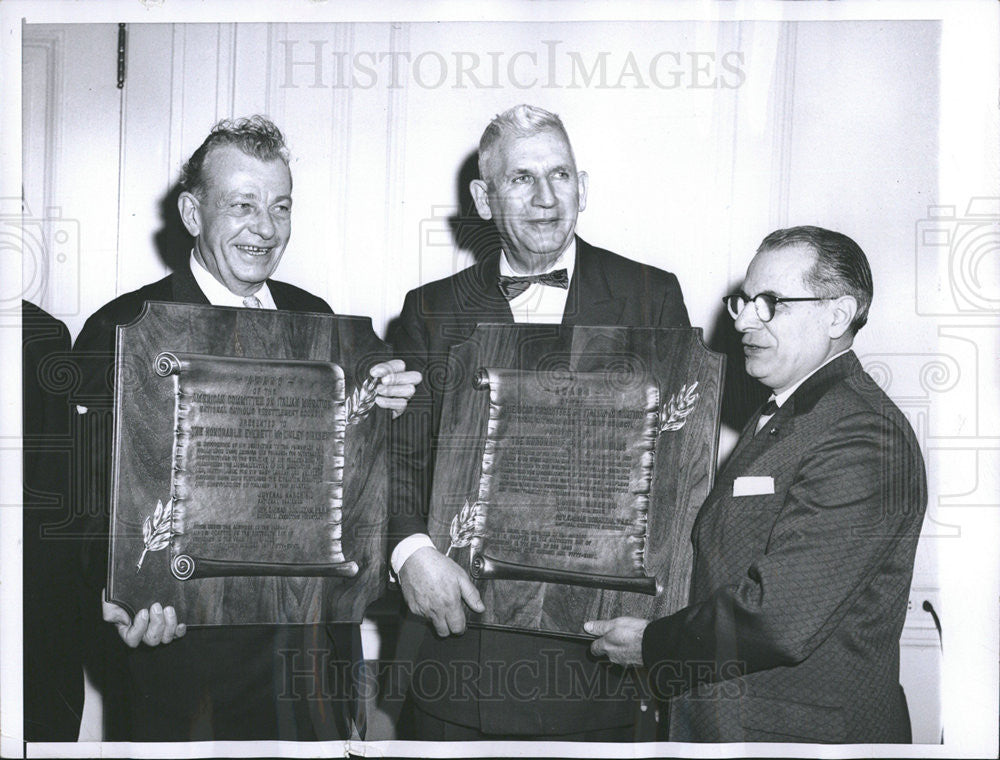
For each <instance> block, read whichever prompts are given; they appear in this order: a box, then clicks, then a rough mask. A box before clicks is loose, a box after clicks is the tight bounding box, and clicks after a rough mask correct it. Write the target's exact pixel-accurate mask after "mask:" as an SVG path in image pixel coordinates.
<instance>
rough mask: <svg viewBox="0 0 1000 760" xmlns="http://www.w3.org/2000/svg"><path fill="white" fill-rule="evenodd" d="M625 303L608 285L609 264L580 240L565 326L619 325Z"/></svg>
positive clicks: (567, 301) (577, 247)
mask: <svg viewBox="0 0 1000 760" xmlns="http://www.w3.org/2000/svg"><path fill="white" fill-rule="evenodd" d="M624 308H625V299H623V298H617V297H615V295H614V294H613V291H612V290H611V286H610V285H609V284H608V279H607V271H606V262H605V261H604V260H603V259H602V258H601V256H600V255H599V254H598V253H597V252H596V251H595V250H594V249H593V248H592V247H591V246H590V245H588V244H587V243H586V242H585V241H583V240H581V239H580V238H579V237H578V238H577V239H576V264H575V269H574V271H573V279H572V281H571V282H570V284H569V293H567V295H566V309H565V311H563V318H562V323H563V324H564V325H617V324H620V323H621V316H622V312H623V311H624Z"/></svg>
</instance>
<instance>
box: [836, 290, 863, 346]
mask: <svg viewBox="0 0 1000 760" xmlns="http://www.w3.org/2000/svg"><path fill="white" fill-rule="evenodd" d="M830 303H831V305H832V308H831V310H830V313H831V314H832V315H833V321H832V322H831V323H830V332H829V335H830V337H831V338H832V339H833V340H837V339H838V338H840V337H842V336H843V335H844V333H846V332H847V331H848V330H850V328H851V322H853V321H854V317H855V316H856V315H857V313H858V302H857V299H855V298H854V296H840V298H837V299H835V300H833V301H831V302H830Z"/></svg>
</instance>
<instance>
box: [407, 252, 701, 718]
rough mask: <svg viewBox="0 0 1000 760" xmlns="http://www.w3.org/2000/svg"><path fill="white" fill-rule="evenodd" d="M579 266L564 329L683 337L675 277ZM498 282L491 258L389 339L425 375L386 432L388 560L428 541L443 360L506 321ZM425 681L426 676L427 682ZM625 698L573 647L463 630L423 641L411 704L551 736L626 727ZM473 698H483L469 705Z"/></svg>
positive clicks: (604, 259)
mask: <svg viewBox="0 0 1000 760" xmlns="http://www.w3.org/2000/svg"><path fill="white" fill-rule="evenodd" d="M576 256H577V258H576V267H575V271H574V274H573V280H572V282H571V283H570V287H569V292H568V294H567V300H566V310H565V312H564V316H563V324H567V325H626V326H636V327H688V326H689V322H688V315H687V310H686V309H685V308H684V300H683V298H682V296H681V290H680V286H679V285H678V284H677V278H676V277H674V275H672V274H670V273H668V272H664V271H661V270H659V269H656V268H654V267H650V266H644V265H642V264H638V263H636V262H634V261H630V260H629V259H625V258H623V257H621V256H618V255H616V254H613V253H610V252H609V251H604V250H601V249H599V248H594V247H593V246H590V245H588V244H587V243H586V242H584V241H583V240H580V239H579V238H577V254H576ZM498 273H499V253H496V254H493V255H492V256H489V257H487V258H485V259H484V260H483V261H482V262H480V263H479V264H477V265H475V266H472V267H470V268H468V269H465V270H463V271H462V272H459V273H458V274H456V275H454V276H452V277H449V278H446V279H444V280H439V281H437V282H432V283H430V284H428V285H425V286H423V287H421V288H418V289H416V290H413V291H411V292H410V293H408V294H407V296H406V300H405V302H404V304H403V311H402V314H401V315H400V318H399V320H398V323H397V325H396V326H395V327H394V329H393V330H392V331H391V332H390V335H389V340H390V343H392V345H393V349H394V352H395V355H396V356H398V357H399V358H401V359H404V360H405V361H406V365H407V367H409V368H412V369H417V370H420V371H421V372H423V373H424V382H423V383H422V384H421V385H419V386H418V387H417V393H416V395H415V396H414V398H413V399H412V400H411V401H410V404H409V405H408V407H407V411H406V413H405V414H403V415H402V416H400V417H399V418H398V419H397V420H395V421H394V422H393V428H392V431H393V440H392V448H391V455H390V456H391V461H392V464H393V473H392V478H391V480H390V488H391V492H390V493H391V496H390V518H389V530H390V537H389V545H390V550H391V549H392V548H393V547H394V546H395V545H396V544H397V543H398V542H399V541H400V540H401V539H403V538H405V537H406V536H409V535H411V534H413V533H425V532H427V512H428V505H429V502H430V489H431V476H432V473H433V468H434V448H433V440H434V437H435V436H436V434H437V429H438V422H439V418H440V411H441V400H442V383H443V378H444V376H445V374H446V369H447V357H448V349H449V348H450V347H451V346H453V345H455V344H457V343H461V342H462V341H464V340H465V339H466V338H468V337H469V335H470V334H471V333H472V331H473V329H475V326H476V324H478V323H480V322H507V323H513V321H514V318H513V316H512V315H511V311H510V308H509V307H508V305H507V301H506V300H505V299H504V297H503V296H502V295H501V293H500V291H499V289H498V287H497V276H498ZM436 663H443V664H444V666H445V669H446V670H445V672H446V673H447V679H448V688H445V689H443V690H441V689H438V688H437V687H436V686H434V687H432V686H431V685H429V684H430V683H431V679H430V675H431V671H434V670H436V669H437V665H436ZM497 663H499V664H500V665H499V668H500V670H499V671H498V670H497V667H498V666H497ZM515 666H516V667H515ZM469 668H471V670H469ZM422 670H426V672H427V674H428V677H427V679H425V680H423V681H421V678H420V676H421V672H422ZM470 673H471V674H472V675H471V680H470ZM629 686H630V684H629V683H628V678H627V674H626V673H625V671H623V670H622V669H621V668H617V667H608V666H607V665H606V664H599V663H598V662H597V661H596V660H595V659H594V658H592V657H591V656H590V655H589V653H588V648H587V646H586V645H585V644H583V643H581V642H578V641H570V640H564V639H558V638H555V637H544V636H531V635H527V634H518V633H508V632H500V631H489V630H479V629H469V630H468V631H467V632H466V633H465V634H464V635H462V636H458V637H454V636H453V637H449V638H447V639H443V640H442V639H437V638H436V637H435V636H434V635H433V634H428V635H427V636H426V637H425V640H424V642H423V646H422V648H421V651H420V654H419V656H418V664H417V669H416V670H415V672H414V676H413V679H412V681H411V697H412V698H413V699H414V701H415V702H416V703H417V704H418V705H419V706H420V708H421V709H423V710H424V711H426V712H429V713H430V714H432V715H434V716H436V717H440V718H442V719H445V720H448V721H451V722H453V723H458V724H460V725H464V726H471V727H474V728H477V729H479V730H481V731H483V732H486V733H495V734H513V735H516V734H542V735H558V734H566V733H572V732H578V731H584V730H588V729H600V728H605V727H611V726H622V725H626V724H628V723H630V722H631V721H632V720H633V717H634V706H635V704H634V701H633V698H632V697H634V691H633V692H632V694H631V696H630V695H628V694H624V693H622V692H623V688H624V689H628V687H629ZM424 687H426V688H424ZM469 690H472V691H473V692H474V693H476V694H478V695H479V698H478V699H476V698H469V697H467V695H466V692H467V691H469ZM439 691H443V692H444V693H443V694H442V693H438V692H439Z"/></svg>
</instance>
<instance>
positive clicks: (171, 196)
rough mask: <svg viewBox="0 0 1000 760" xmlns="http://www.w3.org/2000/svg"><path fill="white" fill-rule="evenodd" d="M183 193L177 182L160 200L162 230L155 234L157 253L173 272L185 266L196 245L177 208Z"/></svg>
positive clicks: (154, 241) (154, 240)
mask: <svg viewBox="0 0 1000 760" xmlns="http://www.w3.org/2000/svg"><path fill="white" fill-rule="evenodd" d="M183 191H184V188H182V187H181V184H180V182H175V183H174V184H173V186H172V187H171V188H170V190H168V191H167V194H166V195H165V196H163V198H162V199H161V200H160V228H159V229H158V230H157V231H156V232H155V233H153V245H155V246H156V252H157V253H158V254H159V255H160V260H161V261H163V263H164V264H165V265H166V266H167V268H168V269H170V271H171V272H173V271H175V270H176V269H177V268H178V267H182V266H184V264H185V262H186V261H187V260H188V256H190V255H191V246H192V245H193V244H194V238H192V237H191V235H189V234H188V231H187V229H186V228H185V227H184V223H183V222H182V221H181V212H180V211H179V210H178V208H177V199H178V198H179V197H180V194H181V193H182V192H183Z"/></svg>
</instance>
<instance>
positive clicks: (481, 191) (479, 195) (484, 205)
mask: <svg viewBox="0 0 1000 760" xmlns="http://www.w3.org/2000/svg"><path fill="white" fill-rule="evenodd" d="M469 192H470V193H472V200H473V201H475V203H476V211H478V212H479V216H480V217H481V218H482V219H485V220H486V221H489V220H490V219H492V218H493V210H492V209H491V208H490V196H489V192H488V187H487V185H486V182H485V181H484V180H481V179H474V180H472V182H470V183H469Z"/></svg>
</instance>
